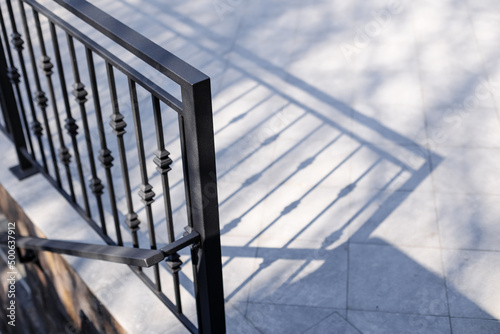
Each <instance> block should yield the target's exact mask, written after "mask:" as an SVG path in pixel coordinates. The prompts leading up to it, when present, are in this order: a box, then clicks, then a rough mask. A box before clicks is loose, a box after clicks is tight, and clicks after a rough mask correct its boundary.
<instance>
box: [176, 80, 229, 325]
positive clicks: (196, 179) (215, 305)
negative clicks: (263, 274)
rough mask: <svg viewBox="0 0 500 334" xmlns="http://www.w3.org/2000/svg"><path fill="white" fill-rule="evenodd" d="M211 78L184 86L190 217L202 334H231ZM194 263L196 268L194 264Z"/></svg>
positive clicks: (199, 321) (183, 100)
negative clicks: (227, 320) (197, 238)
mask: <svg viewBox="0 0 500 334" xmlns="http://www.w3.org/2000/svg"><path fill="white" fill-rule="evenodd" d="M211 101H212V97H211V91H210V79H209V78H208V77H207V78H206V79H204V80H201V81H199V82H197V83H195V84H193V85H189V86H185V87H182V103H183V113H182V117H183V119H184V121H183V126H184V135H185V136H186V139H188V140H185V141H184V143H185V145H186V150H185V154H186V157H184V161H185V162H187V176H188V178H189V181H188V182H189V188H188V192H189V194H187V195H188V196H189V202H188V206H189V207H188V214H190V216H191V217H190V220H191V222H192V227H193V228H194V230H195V231H196V232H198V233H199V234H200V243H199V245H198V247H194V248H193V251H192V252H193V257H196V265H195V271H196V273H195V274H196V279H195V293H196V299H197V308H198V309H197V311H198V327H199V331H200V333H204V334H215V333H217V334H219V333H225V332H226V324H225V312H224V291H223V283H222V263H221V242H220V227H219V204H218V199H217V176H216V175H217V174H216V167H215V145H214V131H213V119H212V117H213V115H212V102H211ZM193 264H194V263H193Z"/></svg>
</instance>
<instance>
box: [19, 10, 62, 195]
mask: <svg viewBox="0 0 500 334" xmlns="http://www.w3.org/2000/svg"><path fill="white" fill-rule="evenodd" d="M19 11H20V12H21V19H22V22H23V28H24V34H25V35H26V44H27V45H28V53H29V55H30V59H31V66H32V69H33V76H34V77H35V85H36V90H37V92H36V93H35V99H36V102H37V104H38V107H39V108H40V110H41V111H42V116H43V124H44V125H45V130H46V131H47V140H48V142H49V149H50V155H51V156H52V163H53V165H54V173H55V174H56V183H57V186H58V187H59V188H62V184H61V176H60V174H59V166H58V165H57V155H56V150H55V148H54V143H53V141H52V133H51V131H50V127H49V119H48V117H47V102H48V99H47V97H46V96H45V93H44V92H43V91H42V86H41V84H40V77H39V76H38V69H37V67H36V59H35V53H34V52H33V45H32V44H31V36H30V32H29V28H28V21H27V19H26V12H25V11H24V5H23V2H22V1H19Z"/></svg>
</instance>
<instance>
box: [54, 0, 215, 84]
mask: <svg viewBox="0 0 500 334" xmlns="http://www.w3.org/2000/svg"><path fill="white" fill-rule="evenodd" d="M54 2H56V3H57V4H59V5H61V6H62V7H63V8H65V9H67V10H68V11H70V12H71V13H72V14H74V15H75V16H77V17H78V18H80V19H82V20H83V21H84V22H86V23H87V24H89V25H90V26H92V27H93V28H94V29H96V30H98V31H99V32H100V33H102V34H103V35H105V36H107V37H108V38H110V39H111V40H113V41H114V42H116V43H118V44H120V45H121V46H122V47H124V48H125V49H126V50H127V51H129V52H131V53H132V54H134V55H135V56H137V57H138V58H140V59H141V60H143V61H144V62H146V63H147V64H149V65H150V66H152V67H154V68H155V69H156V70H158V71H159V72H161V73H163V74H165V75H166V76H167V77H169V78H170V79H172V80H173V81H174V82H176V83H177V84H179V85H180V86H186V85H194V84H196V83H198V82H201V81H204V80H206V79H208V76H207V75H205V74H204V73H203V72H201V71H200V70H198V69H196V68H194V67H193V66H191V65H189V64H188V63H186V62H185V61H183V60H182V59H180V58H178V57H177V56H175V55H173V54H172V53H170V52H168V51H166V50H165V49H163V48H162V47H161V46H159V45H158V44H156V43H154V42H152V41H151V40H149V39H147V38H146V37H144V36H142V35H141V34H139V33H138V32H136V31H135V30H133V29H131V28H130V27H128V26H126V25H125V24H123V23H122V22H120V21H118V20H117V19H115V18H114V17H112V16H110V15H109V14H107V13H105V12H103V11H102V10H100V9H99V8H97V7H95V6H94V5H92V4H91V3H88V2H86V1H78V0H54Z"/></svg>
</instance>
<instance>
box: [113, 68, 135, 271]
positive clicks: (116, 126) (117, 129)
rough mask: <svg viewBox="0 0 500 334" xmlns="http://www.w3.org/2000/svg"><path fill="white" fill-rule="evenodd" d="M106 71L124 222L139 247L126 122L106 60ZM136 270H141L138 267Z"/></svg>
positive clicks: (133, 241)
mask: <svg viewBox="0 0 500 334" xmlns="http://www.w3.org/2000/svg"><path fill="white" fill-rule="evenodd" d="M106 72H107V75H108V84H109V92H110V95H111V105H112V107H113V115H111V122H109V125H110V126H111V127H112V128H113V132H114V134H115V135H116V140H117V142H118V151H119V154H120V162H121V167H122V177H123V185H124V187H125V198H126V199H127V209H128V213H127V218H126V224H127V226H128V228H129V229H130V233H131V234H132V244H133V246H134V247H135V248H139V240H138V238H137V230H139V225H140V223H141V222H140V221H139V218H138V217H137V214H136V213H135V212H134V205H133V203H132V195H131V190H130V180H129V176H128V164H127V156H126V153H125V144H124V142H123V135H124V134H125V132H126V131H125V127H126V126H127V123H125V121H124V120H123V118H124V117H123V115H122V114H120V109H119V106H118V97H117V95H116V85H115V74H114V72H113V66H111V64H109V63H108V62H106ZM138 270H142V269H141V268H138Z"/></svg>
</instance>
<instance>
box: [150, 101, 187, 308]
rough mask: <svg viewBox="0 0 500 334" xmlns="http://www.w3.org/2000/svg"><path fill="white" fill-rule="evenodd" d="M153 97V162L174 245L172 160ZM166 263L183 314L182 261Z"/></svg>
mask: <svg viewBox="0 0 500 334" xmlns="http://www.w3.org/2000/svg"><path fill="white" fill-rule="evenodd" d="M151 97H152V101H153V114H154V117H155V127H156V141H157V144H158V150H157V151H156V152H155V158H154V159H153V161H154V162H155V164H156V166H158V167H156V170H157V171H158V172H159V173H160V174H161V181H162V182H161V183H162V187H163V199H164V208H165V217H166V221H167V232H168V242H169V243H172V242H174V241H175V234H174V221H173V219H172V207H171V203H170V186H169V183H168V172H169V171H170V170H171V169H172V168H171V167H170V164H171V163H172V159H170V157H169V155H170V152H168V151H167V150H166V149H165V139H164V137H163V123H162V119H161V108H160V100H158V98H157V97H155V96H154V95H152V96H151ZM166 262H167V264H168V266H169V268H170V271H171V272H172V276H173V280H174V292H175V305H176V307H177V312H179V313H182V304H181V293H180V286H179V270H180V269H181V265H182V261H181V260H180V256H179V254H178V253H177V252H176V253H175V254H172V255H169V256H168V257H167V259H166Z"/></svg>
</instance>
